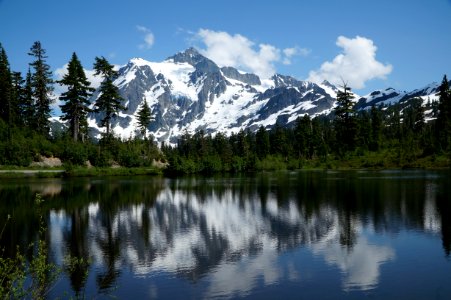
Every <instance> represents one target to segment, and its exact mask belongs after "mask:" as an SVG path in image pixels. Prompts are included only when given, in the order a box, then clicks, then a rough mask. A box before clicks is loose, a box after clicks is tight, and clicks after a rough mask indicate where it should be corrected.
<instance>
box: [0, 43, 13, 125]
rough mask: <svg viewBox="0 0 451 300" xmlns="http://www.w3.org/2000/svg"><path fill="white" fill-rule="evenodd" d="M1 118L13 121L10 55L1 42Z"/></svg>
mask: <svg viewBox="0 0 451 300" xmlns="http://www.w3.org/2000/svg"><path fill="white" fill-rule="evenodd" d="M0 118H1V119H3V121H5V122H6V123H7V124H8V125H11V124H10V123H11V121H12V80H11V70H10V68H9V62H8V56H7V55H6V51H5V49H4V48H3V47H2V45H1V44H0Z"/></svg>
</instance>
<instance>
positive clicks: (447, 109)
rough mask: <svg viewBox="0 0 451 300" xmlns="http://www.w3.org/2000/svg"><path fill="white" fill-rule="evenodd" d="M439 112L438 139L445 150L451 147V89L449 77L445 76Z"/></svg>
mask: <svg viewBox="0 0 451 300" xmlns="http://www.w3.org/2000/svg"><path fill="white" fill-rule="evenodd" d="M438 96H439V97H440V98H439V107H438V109H439V113H438V116H437V126H436V128H437V129H436V130H437V139H438V142H439V145H440V147H441V148H442V149H443V150H449V148H451V91H450V88H449V82H448V78H447V77H446V75H445V76H443V80H442V83H441V85H440V87H439V92H438Z"/></svg>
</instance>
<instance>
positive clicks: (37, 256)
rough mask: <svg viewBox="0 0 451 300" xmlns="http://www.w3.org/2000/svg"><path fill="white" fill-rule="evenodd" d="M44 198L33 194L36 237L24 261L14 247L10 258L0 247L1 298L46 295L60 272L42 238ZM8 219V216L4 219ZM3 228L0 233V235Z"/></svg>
mask: <svg viewBox="0 0 451 300" xmlns="http://www.w3.org/2000/svg"><path fill="white" fill-rule="evenodd" d="M42 203H43V199H42V197H41V196H40V195H39V194H36V198H35V204H36V206H37V208H38V215H39V239H38V241H37V242H36V243H34V244H32V245H30V247H29V249H28V251H31V252H32V253H33V255H32V258H31V259H30V261H28V262H27V259H26V257H25V255H23V254H21V251H20V249H19V248H17V251H16V254H15V255H14V256H13V257H12V258H11V257H8V256H6V254H5V252H4V249H1V250H0V251H1V257H0V298H2V299H22V298H27V299H28V298H29V299H45V297H46V295H47V294H48V292H49V291H50V289H51V288H52V287H53V285H54V284H55V282H56V280H57V279H58V277H59V276H60V274H61V271H62V270H61V268H60V267H58V266H57V265H55V264H53V263H49V262H48V260H49V255H48V246H47V243H46V241H45V239H44V238H45V231H46V228H45V225H44V222H43V217H42V211H41V210H40V208H41V206H42ZM8 221H9V218H8V220H7V222H8ZM2 234H3V230H2V232H1V234H0V239H1V238H2Z"/></svg>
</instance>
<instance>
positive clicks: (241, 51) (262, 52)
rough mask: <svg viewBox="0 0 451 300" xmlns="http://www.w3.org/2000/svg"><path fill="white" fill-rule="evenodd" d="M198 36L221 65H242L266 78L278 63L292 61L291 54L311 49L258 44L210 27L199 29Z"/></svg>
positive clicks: (210, 55)
mask: <svg viewBox="0 0 451 300" xmlns="http://www.w3.org/2000/svg"><path fill="white" fill-rule="evenodd" d="M195 36H196V38H198V39H200V40H201V41H202V42H203V43H204V44H205V46H206V49H204V50H201V52H202V54H204V55H205V56H207V57H208V58H210V59H211V60H213V61H214V62H215V63H217V64H218V65H220V66H231V67H235V68H242V69H244V70H246V71H250V72H252V73H255V74H257V75H259V76H260V77H263V78H268V77H270V76H272V75H273V74H274V73H275V72H276V70H275V66H274V64H275V63H277V62H282V63H284V64H290V63H291V60H290V58H291V57H293V56H294V55H303V54H305V53H306V51H308V50H307V49H301V48H297V47H294V48H287V49H284V50H281V49H279V48H277V47H275V46H273V45H270V44H258V45H256V44H255V43H254V42H252V41H251V40H249V39H248V38H247V37H245V36H242V35H241V34H234V35H231V34H229V33H227V32H224V31H213V30H209V29H200V30H199V31H198V32H197V34H196V35H195Z"/></svg>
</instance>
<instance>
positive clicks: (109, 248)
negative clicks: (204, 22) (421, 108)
mask: <svg viewBox="0 0 451 300" xmlns="http://www.w3.org/2000/svg"><path fill="white" fill-rule="evenodd" d="M37 192H39V193H41V194H42V195H43V197H44V199H45V203H44V205H43V207H42V211H43V212H44V214H45V220H46V223H47V235H46V236H47V240H48V242H49V244H50V252H51V259H52V260H53V261H54V262H56V263H57V264H60V265H64V261H65V259H64V258H65V257H67V256H69V255H70V256H72V257H83V258H85V259H87V260H88V261H89V264H86V265H83V266H80V267H79V268H75V269H73V270H70V271H69V270H68V269H66V271H65V272H64V274H63V278H62V279H61V280H60V281H59V282H58V283H57V285H56V287H55V288H54V289H53V290H52V292H51V294H50V296H49V298H55V297H62V298H65V297H70V296H74V295H84V296H85V297H86V298H88V299H91V298H94V297H96V298H97V299H99V298H100V299H102V298H104V299H109V298H112V297H118V298H120V299H146V298H162V299H203V298H224V299H228V298H258V299H275V298H278V299H290V298H291V299H343V298H347V299H362V298H368V299H451V258H450V251H451V193H450V192H451V173H450V172H449V171H381V172H363V171H362V172H359V171H355V172H322V171H321V172H319V171H318V172H285V173H265V174H258V175H251V176H235V177H233V176H231V177H214V178H200V177H195V178H179V179H165V178H158V177H133V178H102V179H70V180H62V179H29V180H20V181H18V180H4V179H2V181H1V182H0V201H1V202H0V221H1V224H4V220H5V219H6V215H7V214H11V215H12V217H13V222H12V223H10V224H8V226H7V227H6V230H5V232H4V234H3V238H2V240H1V246H2V247H5V248H6V250H7V253H8V251H13V250H12V249H13V248H14V245H21V246H22V247H24V246H25V245H27V244H29V243H30V242H32V241H33V240H34V239H35V238H36V236H37V229H38V213H37V211H36V207H35V206H34V204H33V198H34V196H33V195H34V194H35V193H37ZM85 274H87V276H85Z"/></svg>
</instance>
